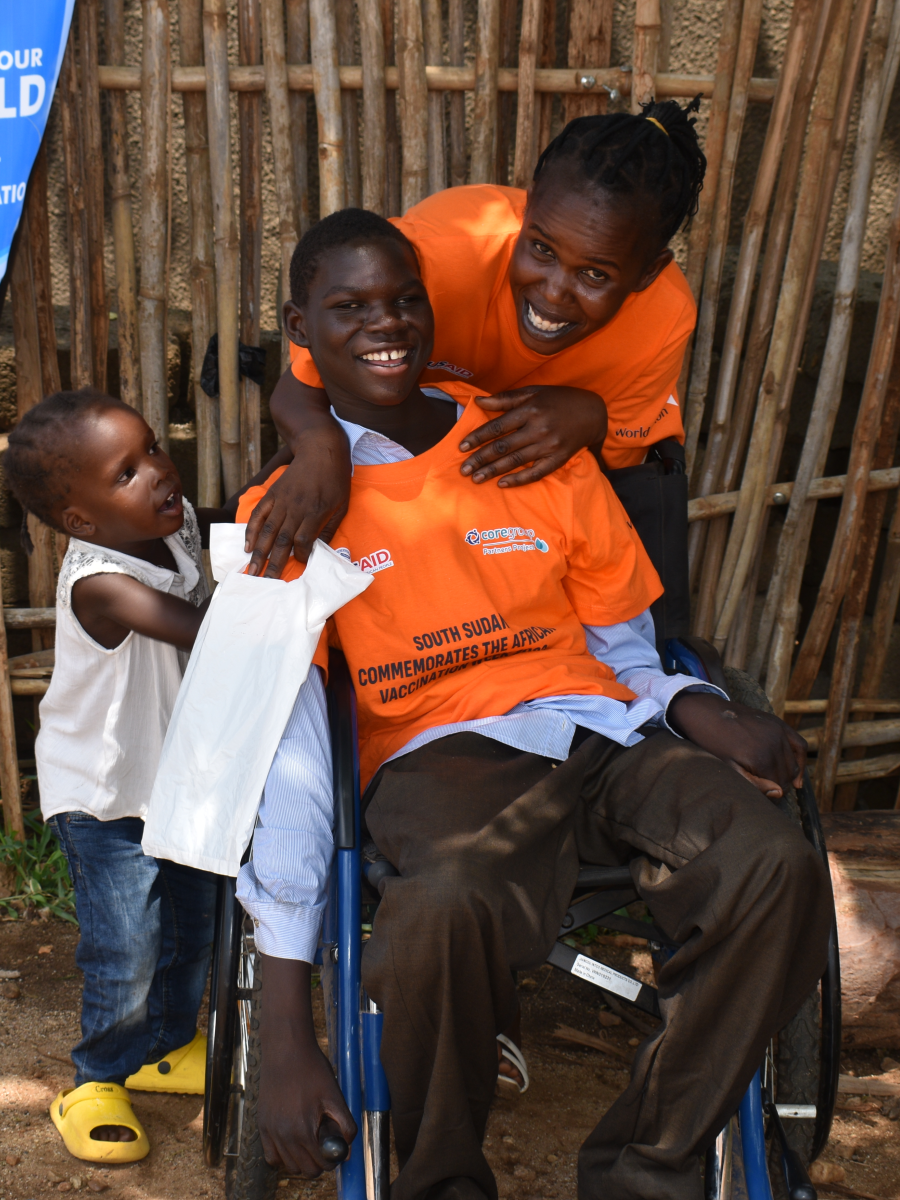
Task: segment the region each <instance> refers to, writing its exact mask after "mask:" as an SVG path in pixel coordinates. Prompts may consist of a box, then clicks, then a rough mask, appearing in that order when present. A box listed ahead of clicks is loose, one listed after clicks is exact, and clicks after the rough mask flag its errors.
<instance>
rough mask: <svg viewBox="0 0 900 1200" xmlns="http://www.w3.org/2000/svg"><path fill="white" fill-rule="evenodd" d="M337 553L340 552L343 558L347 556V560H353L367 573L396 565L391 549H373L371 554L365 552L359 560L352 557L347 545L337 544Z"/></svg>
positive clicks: (355, 565) (373, 572)
mask: <svg viewBox="0 0 900 1200" xmlns="http://www.w3.org/2000/svg"><path fill="white" fill-rule="evenodd" d="M335 553H336V554H339V555H340V556H341V558H346V560H347V562H352V563H353V565H354V567H359V569H360V570H361V571H365V573H366V574H367V575H374V574H375V572H376V571H385V570H387V568H388V567H392V566H393V565H394V560H393V559H392V558H391V552H390V550H373V551H372V553H371V554H364V555H363V556H362V558H360V559H359V561H356V560H355V559H353V558H351V557H350V551H349V550H348V549H347V547H346V546H335Z"/></svg>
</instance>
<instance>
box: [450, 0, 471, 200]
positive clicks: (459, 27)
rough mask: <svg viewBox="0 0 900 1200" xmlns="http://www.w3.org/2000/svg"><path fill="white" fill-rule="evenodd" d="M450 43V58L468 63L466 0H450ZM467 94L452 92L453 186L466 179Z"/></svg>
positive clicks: (459, 185)
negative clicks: (466, 56) (464, 3)
mask: <svg viewBox="0 0 900 1200" xmlns="http://www.w3.org/2000/svg"><path fill="white" fill-rule="evenodd" d="M447 12H448V17H449V19H448V28H447V45H448V49H449V52H450V55H449V56H450V62H451V64H453V65H454V66H458V67H462V66H465V54H466V51H465V36H466V14H465V10H464V7H463V0H448V9H447ZM466 174H467V171H466V98H465V96H464V95H463V94H462V93H460V92H451V93H450V186H451V187H461V186H462V185H463V184H464V183H465V182H466Z"/></svg>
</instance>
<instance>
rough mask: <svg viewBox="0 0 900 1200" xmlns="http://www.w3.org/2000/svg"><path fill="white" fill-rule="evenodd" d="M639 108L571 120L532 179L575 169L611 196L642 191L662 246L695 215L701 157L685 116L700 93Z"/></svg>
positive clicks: (697, 104)
mask: <svg viewBox="0 0 900 1200" xmlns="http://www.w3.org/2000/svg"><path fill="white" fill-rule="evenodd" d="M641 108H642V112H641V113H640V115H638V114H633V113H607V114H605V115H603V116H592V117H576V118H575V120H574V121H570V122H569V123H568V125H567V126H566V127H565V129H564V130H563V131H562V133H560V134H559V135H558V136H557V137H555V138H554V139H553V141H552V142H551V143H550V145H549V146H548V147H547V148H546V150H544V152H543V154H542V155H541V156H540V158H539V159H538V162H537V166H536V167H535V169H534V181H535V184H538V183H539V182H540V181H542V180H548V179H549V178H550V177H551V172H550V171H549V170H548V168H551V167H552V168H556V169H559V168H562V167H570V168H572V167H574V168H575V170H576V172H577V173H578V175H580V176H581V178H582V179H584V180H585V181H586V182H589V183H591V184H593V185H595V186H597V187H601V188H604V189H605V190H606V191H608V192H612V193H613V194H615V195H619V196H632V197H633V196H636V195H644V196H646V197H647V198H648V199H649V200H651V201H652V203H653V204H654V205H655V206H656V207H657V208H658V210H659V215H660V231H659V232H660V237H661V238H662V241H663V244H665V243H666V242H668V241H669V239H670V238H671V237H672V236H673V234H675V233H677V231H678V230H679V229H680V228H681V226H682V224H683V223H684V222H685V221H687V220H689V219H690V218H691V217H692V216H693V215H694V213H696V211H697V205H698V201H699V197H700V190H701V188H702V187H703V176H704V174H705V172H706V155H705V154H704V153H703V151H702V150H701V149H700V142H699V140H698V138H697V131H696V128H695V127H696V124H697V122H696V120H693V119H690V117H689V114H690V113H694V112H697V111H698V110H699V108H700V96H699V95H698V96H695V97H694V99H693V100H692V101H691V102H690V104H688V106H687V107H686V108H682V107H681V105H680V104H678V103H677V102H676V101H674V100H664V101H663V102H662V103H660V104H657V103H655V102H654V101H653V100H651V101H650V102H649V103H647V104H644V105H642V106H641ZM660 126H661V127H662V128H660ZM553 174H555V171H554V172H553Z"/></svg>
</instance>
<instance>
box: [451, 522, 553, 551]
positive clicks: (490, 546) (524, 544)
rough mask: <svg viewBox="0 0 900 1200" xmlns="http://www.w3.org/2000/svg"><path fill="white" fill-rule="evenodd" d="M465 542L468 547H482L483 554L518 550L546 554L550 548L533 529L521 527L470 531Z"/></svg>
mask: <svg viewBox="0 0 900 1200" xmlns="http://www.w3.org/2000/svg"><path fill="white" fill-rule="evenodd" d="M464 541H465V543H466V545H467V546H480V547H481V553H482V554H513V553H514V552H515V551H517V550H522V551H526V552H527V551H529V550H539V551H540V552H541V554H546V553H547V551H548V550H549V549H550V547H549V546H548V545H547V543H546V542H545V541H544V539H543V538H539V537H536V536H535V532H534V530H533V529H523V528H522V526H521V525H501V526H499V527H498V528H497V529H470V530H469V532H468V533H467V534H466V536H465V538H464Z"/></svg>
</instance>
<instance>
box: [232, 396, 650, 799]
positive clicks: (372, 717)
mask: <svg viewBox="0 0 900 1200" xmlns="http://www.w3.org/2000/svg"><path fill="white" fill-rule="evenodd" d="M442 387H443V388H444V389H445V390H446V391H447V392H448V393H449V394H450V395H453V396H455V397H456V398H457V399H458V401H459V403H461V404H466V405H467V407H466V410H465V412H464V413H463V415H462V417H461V418H460V420H459V422H458V423H457V424H456V425H455V426H454V428H453V429H452V430H451V431H450V433H448V434H447V435H446V436H445V437H444V438H443V439H442V440H441V441H440V442H439V443H438V444H437V445H436V446H433V447H432V448H431V449H430V450H427V451H426V452H425V453H424V454H420V455H417V456H416V457H415V458H411V459H408V460H406V461H404V462H399V463H391V464H388V465H383V466H357V467H356V468H355V470H354V473H353V483H352V488H351V493H350V508H349V511H348V513H347V516H346V517H345V518H344V520H343V521H342V522H341V525H340V528H339V529H338V531H337V533H336V534H335V535H334V538H333V539H332V547H333V549H335V550H336V551H337V552H338V553H339V554H342V555H344V556H345V557H347V558H348V559H350V560H351V561H352V562H354V563H358V564H359V565H360V566H361V567H362V569H363V570H365V571H368V572H370V573H371V574H372V575H373V581H372V584H371V586H370V587H369V588H367V589H366V591H365V592H363V593H362V595H360V596H358V597H356V599H354V600H351V601H350V603H349V604H346V605H345V606H344V607H343V608H342V609H340V610H339V611H338V612H337V613H335V615H334V617H333V618H332V621H331V623H330V626H331V628H330V632H329V638H330V641H331V644H332V645H339V646H340V648H341V649H342V650H343V652H344V654H345V655H346V658H347V662H348V664H349V666H350V670H351V673H352V676H353V679H354V683H355V687H356V694H357V699H358V716H359V734H360V769H361V774H362V779H363V786H365V784H366V783H367V782H368V780H369V779H370V778H371V777H372V775H373V774H374V773H375V771H376V770H377V769H378V767H379V766H380V764H381V763H382V762H384V761H385V759H387V758H389V757H390V756H391V755H392V754H394V753H396V751H397V750H400V749H401V748H402V747H403V746H404V745H406V743H407V742H408V741H409V740H410V739H411V738H413V737H415V735H416V734H417V733H420V732H422V731H423V730H425V729H431V728H433V727H435V726H438V725H447V724H451V723H454V722H458V721H467V720H473V719H475V718H478V717H491V716H498V715H501V714H503V713H506V712H509V710H510V709H511V708H513V707H515V705H516V704H519V703H520V702H522V701H524V700H533V699H537V698H538V697H542V696H566V695H602V696H611V697H613V698H615V699H617V700H631V699H633V698H634V693H633V692H631V691H629V689H628V688H626V687H625V686H624V685H622V684H620V683H617V682H616V678H615V675H614V673H613V671H612V670H611V669H610V668H609V667H607V666H605V665H604V664H603V663H600V662H598V661H597V660H596V659H595V658H594V657H593V656H592V655H591V654H590V653H589V652H588V650H587V646H586V643H585V636H584V629H583V626H584V625H613V624H616V623H618V622H620V621H627V620H630V619H631V618H632V617H635V616H637V615H638V614H639V613H641V612H643V611H644V610H645V609H646V608H648V607H649V605H650V604H651V603H652V602H653V601H654V600H655V599H656V598H657V597H658V596H659V595H660V593H661V592H662V587H661V585H660V582H659V577H658V576H657V574H656V572H655V571H654V569H653V567H652V566H651V564H650V560H649V559H648V557H647V554H646V551H645V550H644V547H643V546H642V544H641V542H640V539H639V538H638V536H637V534H636V533H635V532H634V529H633V528H632V526H631V524H630V522H629V521H628V518H627V517H626V515H625V511H624V509H623V508H622V506H621V504H620V503H619V501H618V499H617V498H616V496H615V494H614V492H613V490H612V488H611V486H610V484H609V482H608V481H607V480H606V479H605V478H604V476H603V475H602V474H601V472H600V470H599V468H598V466H597V463H596V460H595V459H594V457H593V455H592V454H590V453H588V452H587V451H586V452H584V453H583V454H579V455H577V456H576V457H575V458H573V459H571V460H570V461H569V462H568V463H567V464H566V465H565V466H564V467H562V468H561V469H560V470H559V471H557V472H555V473H554V474H553V475H549V476H547V478H545V479H542V480H540V481H539V482H538V483H535V484H533V485H532V486H531V487H527V488H498V487H496V486H495V485H494V484H485V485H482V486H480V487H473V486H472V484H471V483H470V481H469V480H468V479H466V478H465V477H464V476H462V475H460V473H459V452H458V450H457V445H458V443H459V440H460V438H461V437H464V436H465V434H466V433H468V432H469V431H470V430H471V429H474V428H475V427H476V426H477V425H478V423H479V422H480V421H481V420H482V419H483V413H482V410H481V409H480V408H479V407H478V405H477V404H475V402H474V397H475V396H476V395H481V394H482V393H480V392H477V391H476V390H475V389H474V388H472V387H467V386H466V385H464V384H446V385H442ZM282 470H283V468H282ZM280 473H281V471H278V472H275V473H273V475H272V476H270V478H269V479H268V480H267V481H266V483H265V484H263V485H261V486H259V487H255V488H251V489H249V490H248V491H246V492H245V493H244V495H243V496H242V497H241V500H240V505H239V507H238V513H237V518H236V519H237V521H238V522H239V523H241V522H244V521H246V520H247V519H248V517H249V515H250V513H251V512H252V511H253V509H254V507H255V506H256V504H257V502H258V501H259V499H260V497H261V496H262V495H263V494H264V493H265V491H266V490H267V488H268V487H269V486H270V485H271V484H272V483H273V482H274V481H275V479H277V478H278V475H279V474H280ZM301 572H302V567H301V566H300V564H299V563H298V562H297V561H296V559H293V558H292V559H291V560H290V561H289V563H288V566H287V567H286V568H285V572H284V574H283V578H285V579H292V578H296V577H297V576H298V575H299V574H300V573H301ZM324 649H325V647H324V646H320V652H322V651H324ZM317 661H320V662H321V664H322V665H324V664H325V662H326V659H325V658H324V657H317Z"/></svg>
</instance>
